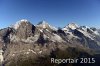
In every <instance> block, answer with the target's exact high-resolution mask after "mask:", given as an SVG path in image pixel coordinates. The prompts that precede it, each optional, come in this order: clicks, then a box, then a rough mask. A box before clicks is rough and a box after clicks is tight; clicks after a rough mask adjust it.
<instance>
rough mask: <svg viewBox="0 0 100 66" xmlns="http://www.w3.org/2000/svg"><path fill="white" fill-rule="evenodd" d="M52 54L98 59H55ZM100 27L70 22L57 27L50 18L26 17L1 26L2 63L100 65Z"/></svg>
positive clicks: (6, 65) (7, 65)
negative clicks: (33, 20) (27, 18)
mask: <svg viewBox="0 0 100 66" xmlns="http://www.w3.org/2000/svg"><path fill="white" fill-rule="evenodd" d="M51 58H56V59H67V58H71V59H75V58H77V59H78V58H87V59H88V58H90V59H91V58H94V59H95V63H88V61H87V63H82V64H81V63H79V62H80V61H78V63H73V64H69V63H60V64H56V63H51ZM99 62H100V29H97V28H95V27H88V26H79V25H77V24H75V23H70V24H68V25H66V26H65V27H64V28H55V27H53V26H51V25H49V24H48V23H47V22H46V21H41V22H39V23H38V24H37V25H33V24H32V23H31V22H30V21H28V20H26V19H22V20H20V21H18V22H17V23H16V24H15V25H12V26H10V27H7V28H4V29H0V63H1V66H100V63H99Z"/></svg>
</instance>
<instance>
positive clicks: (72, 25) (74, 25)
mask: <svg viewBox="0 0 100 66" xmlns="http://www.w3.org/2000/svg"><path fill="white" fill-rule="evenodd" d="M66 27H68V28H70V29H72V30H74V29H76V28H78V27H79V26H78V25H77V24H75V23H70V24H68V25H67V26H66Z"/></svg>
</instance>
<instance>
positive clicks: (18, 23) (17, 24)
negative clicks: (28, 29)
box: [13, 19, 29, 29]
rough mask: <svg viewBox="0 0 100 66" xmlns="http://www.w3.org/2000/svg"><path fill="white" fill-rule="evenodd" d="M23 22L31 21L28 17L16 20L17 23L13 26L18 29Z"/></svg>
mask: <svg viewBox="0 0 100 66" xmlns="http://www.w3.org/2000/svg"><path fill="white" fill-rule="evenodd" d="M22 23H26V24H28V23H29V21H28V20H26V19H22V20H19V21H17V22H16V24H15V25H14V26H13V28H15V29H18V28H19V26H20V25H21V24H22Z"/></svg>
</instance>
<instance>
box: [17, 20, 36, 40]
mask: <svg viewBox="0 0 100 66" xmlns="http://www.w3.org/2000/svg"><path fill="white" fill-rule="evenodd" d="M34 31H35V26H34V25H32V24H31V23H29V22H24V21H22V22H21V24H20V25H19V27H18V29H17V30H16V36H18V37H19V38H23V39H27V38H28V37H31V36H33V35H34Z"/></svg>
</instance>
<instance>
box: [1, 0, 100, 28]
mask: <svg viewBox="0 0 100 66" xmlns="http://www.w3.org/2000/svg"><path fill="white" fill-rule="evenodd" d="M21 19H27V20H29V21H30V22H31V23H32V24H34V25H36V24H38V23H39V22H40V21H42V20H45V21H47V22H48V23H49V24H50V25H53V26H56V27H64V26H66V25H67V24H69V23H76V24H78V25H86V26H90V27H96V28H100V0H0V28H5V27H8V26H10V25H14V24H15V23H16V22H17V21H19V20H21Z"/></svg>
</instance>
